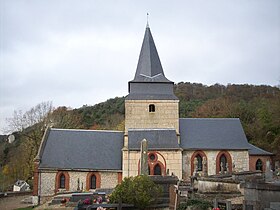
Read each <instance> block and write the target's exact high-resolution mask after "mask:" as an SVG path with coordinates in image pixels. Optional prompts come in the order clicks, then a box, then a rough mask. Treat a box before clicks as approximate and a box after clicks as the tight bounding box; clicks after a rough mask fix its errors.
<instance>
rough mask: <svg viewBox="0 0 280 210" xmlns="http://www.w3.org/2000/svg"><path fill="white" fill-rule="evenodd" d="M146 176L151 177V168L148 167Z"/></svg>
mask: <svg viewBox="0 0 280 210" xmlns="http://www.w3.org/2000/svg"><path fill="white" fill-rule="evenodd" d="M148 174H149V175H151V168H150V166H148Z"/></svg>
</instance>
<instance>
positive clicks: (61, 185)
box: [59, 174, 65, 189]
mask: <svg viewBox="0 0 280 210" xmlns="http://www.w3.org/2000/svg"><path fill="white" fill-rule="evenodd" d="M59 188H61V189H64V188H65V175H64V174H61V175H60V177H59Z"/></svg>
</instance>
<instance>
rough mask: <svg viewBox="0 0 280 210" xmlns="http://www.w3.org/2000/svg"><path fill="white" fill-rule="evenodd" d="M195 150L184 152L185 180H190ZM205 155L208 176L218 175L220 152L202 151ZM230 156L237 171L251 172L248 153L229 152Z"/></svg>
mask: <svg viewBox="0 0 280 210" xmlns="http://www.w3.org/2000/svg"><path fill="white" fill-rule="evenodd" d="M194 152H196V151H194V150H192V151H184V152H183V178H184V179H189V177H190V176H192V174H191V159H192V155H193V154H194ZM202 152H203V153H205V155H206V156H207V168H208V175H215V174H216V163H217V155H218V154H219V152H221V151H220V150H209V151H208V150H202ZM227 152H228V153H229V154H230V156H231V160H232V163H234V165H235V169H234V170H235V171H236V172H239V171H248V170H249V155H248V151H246V150H244V151H242V150H241V151H240V150H228V151H227Z"/></svg>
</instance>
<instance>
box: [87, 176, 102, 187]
mask: <svg viewBox="0 0 280 210" xmlns="http://www.w3.org/2000/svg"><path fill="white" fill-rule="evenodd" d="M100 185H101V177H100V174H99V173H98V172H89V173H88V174H87V179H86V190H93V189H98V188H100Z"/></svg>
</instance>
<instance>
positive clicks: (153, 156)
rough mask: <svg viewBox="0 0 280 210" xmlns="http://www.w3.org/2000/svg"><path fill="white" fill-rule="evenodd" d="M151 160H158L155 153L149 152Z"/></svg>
mask: <svg viewBox="0 0 280 210" xmlns="http://www.w3.org/2000/svg"><path fill="white" fill-rule="evenodd" d="M149 159H150V161H156V159H157V157H156V155H155V154H154V153H151V154H149Z"/></svg>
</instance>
